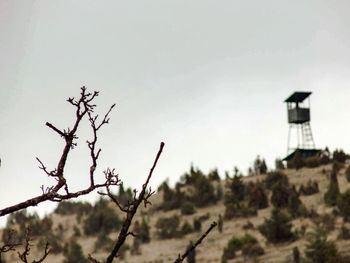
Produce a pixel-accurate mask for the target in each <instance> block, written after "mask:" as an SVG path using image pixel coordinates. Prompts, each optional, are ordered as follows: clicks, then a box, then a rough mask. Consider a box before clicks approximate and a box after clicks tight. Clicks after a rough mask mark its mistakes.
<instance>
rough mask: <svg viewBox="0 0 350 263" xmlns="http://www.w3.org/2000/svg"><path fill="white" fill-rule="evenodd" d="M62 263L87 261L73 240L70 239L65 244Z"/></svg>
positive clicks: (84, 262)
mask: <svg viewBox="0 0 350 263" xmlns="http://www.w3.org/2000/svg"><path fill="white" fill-rule="evenodd" d="M64 256H65V258H64V260H63V263H88V262H89V261H88V260H87V259H86V257H85V256H84V254H83V250H82V248H81V246H80V245H79V244H78V243H77V242H76V241H75V240H74V239H72V240H70V241H69V243H68V244H66V246H65V252H64Z"/></svg>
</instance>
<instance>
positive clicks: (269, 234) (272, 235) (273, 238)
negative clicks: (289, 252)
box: [258, 208, 294, 243]
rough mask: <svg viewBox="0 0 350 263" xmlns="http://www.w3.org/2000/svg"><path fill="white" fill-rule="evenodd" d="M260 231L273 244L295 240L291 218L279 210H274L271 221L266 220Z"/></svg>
mask: <svg viewBox="0 0 350 263" xmlns="http://www.w3.org/2000/svg"><path fill="white" fill-rule="evenodd" d="M258 229H259V231H260V233H261V234H262V235H264V236H265V237H266V239H267V240H268V241H269V242H271V243H279V242H284V241H290V240H292V239H293V238H294V234H293V233H292V231H291V229H292V224H291V223H290V218H289V217H288V216H287V215H286V214H284V213H283V212H282V211H281V210H280V209H278V208H274V209H273V210H272V212H271V217H270V219H265V222H264V223H263V224H262V225H260V226H259V227H258Z"/></svg>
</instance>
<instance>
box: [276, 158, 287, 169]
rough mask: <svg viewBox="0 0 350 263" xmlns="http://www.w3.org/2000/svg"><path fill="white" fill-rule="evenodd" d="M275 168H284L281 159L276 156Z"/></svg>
mask: <svg viewBox="0 0 350 263" xmlns="http://www.w3.org/2000/svg"><path fill="white" fill-rule="evenodd" d="M275 168H276V170H284V169H285V167H284V164H283V161H282V160H281V159H279V158H277V159H276V160H275Z"/></svg>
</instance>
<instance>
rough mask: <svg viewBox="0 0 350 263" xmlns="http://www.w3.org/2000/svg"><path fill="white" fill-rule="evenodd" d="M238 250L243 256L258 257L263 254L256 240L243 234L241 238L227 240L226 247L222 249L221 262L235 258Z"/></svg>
mask: <svg viewBox="0 0 350 263" xmlns="http://www.w3.org/2000/svg"><path fill="white" fill-rule="evenodd" d="M239 250H242V253H243V254H244V255H245V256H259V255H262V254H263V253H264V250H263V249H262V248H261V247H260V246H259V244H258V241H257V240H256V238H255V237H253V236H252V235H249V234H245V235H244V236H243V237H241V238H236V237H233V238H232V239H230V240H229V242H228V244H227V246H226V247H225V248H224V252H223V255H222V261H225V260H228V259H233V258H235V256H236V252H237V251H239ZM243 250H244V251H243Z"/></svg>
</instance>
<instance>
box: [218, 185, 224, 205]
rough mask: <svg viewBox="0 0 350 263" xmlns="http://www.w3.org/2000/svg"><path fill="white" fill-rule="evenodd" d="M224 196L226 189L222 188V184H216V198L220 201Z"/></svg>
mask: <svg viewBox="0 0 350 263" xmlns="http://www.w3.org/2000/svg"><path fill="white" fill-rule="evenodd" d="M223 197H224V189H223V188H222V186H221V184H220V183H218V184H217V186H216V199H217V200H218V201H220V200H221V199H222V198H223Z"/></svg>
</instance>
